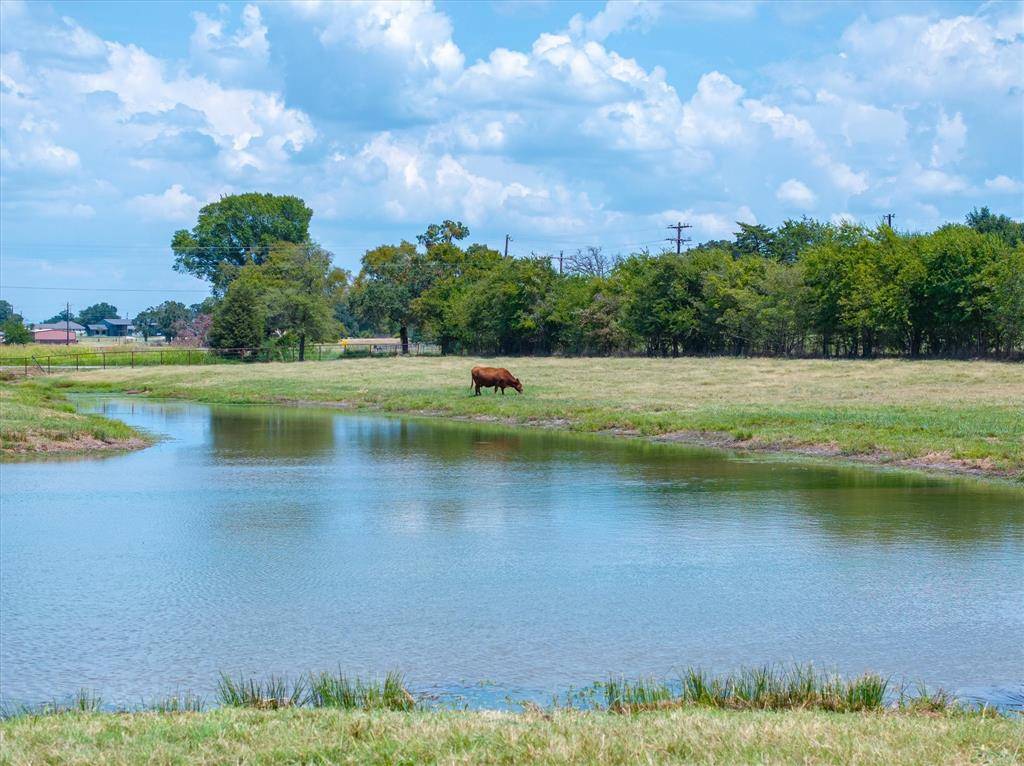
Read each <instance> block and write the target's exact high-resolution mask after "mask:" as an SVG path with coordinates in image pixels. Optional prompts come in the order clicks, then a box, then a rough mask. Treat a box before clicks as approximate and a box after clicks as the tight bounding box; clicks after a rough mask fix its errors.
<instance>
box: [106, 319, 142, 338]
mask: <svg viewBox="0 0 1024 766" xmlns="http://www.w3.org/2000/svg"><path fill="white" fill-rule="evenodd" d="M103 324H104V325H106V328H107V335H109V336H110V337H112V338H123V337H125V336H127V335H131V334H132V333H133V332H135V326H134V325H133V324H132V320H130V319H104V320H103Z"/></svg>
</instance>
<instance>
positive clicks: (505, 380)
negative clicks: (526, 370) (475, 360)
mask: <svg viewBox="0 0 1024 766" xmlns="http://www.w3.org/2000/svg"><path fill="white" fill-rule="evenodd" d="M470 375H472V376H473V382H472V383H470V384H469V387H470V388H475V389H476V394H475V396H480V389H481V388H493V389H494V393H498V389H499V388H500V389H501V393H502V395H504V394H505V389H506V388H514V389H515V390H516V391H517V392H518V393H520V394H521V393H523V384H522V383H520V382H519V378H517V377H516V376H515V375H513V374H512V373H511V372H509V371H508V370H506V369H505V368H504V367H474V368H473V369H472V370H471V371H470Z"/></svg>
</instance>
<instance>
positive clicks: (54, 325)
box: [36, 322, 85, 332]
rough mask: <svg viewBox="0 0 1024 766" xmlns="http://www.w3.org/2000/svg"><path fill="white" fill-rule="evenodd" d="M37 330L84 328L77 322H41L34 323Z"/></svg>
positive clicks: (76, 329)
mask: <svg viewBox="0 0 1024 766" xmlns="http://www.w3.org/2000/svg"><path fill="white" fill-rule="evenodd" d="M36 329H37V330H74V331H75V332H78V331H79V330H84V329H85V328H84V327H82V325H80V324H78V322H43V323H42V324H37V325H36Z"/></svg>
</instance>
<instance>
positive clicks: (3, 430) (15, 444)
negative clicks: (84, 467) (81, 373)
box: [0, 381, 152, 457]
mask: <svg viewBox="0 0 1024 766" xmlns="http://www.w3.org/2000/svg"><path fill="white" fill-rule="evenodd" d="M151 442H152V439H151V438H150V437H148V436H146V435H145V434H141V433H139V432H138V431H136V430H135V429H133V428H131V427H129V426H127V425H125V424H124V423H121V422H119V421H114V420H110V419H108V418H104V417H101V416H99V415H82V414H79V413H77V412H75V408H74V406H73V405H72V404H71V403H70V402H68V400H67V398H66V397H64V396H63V394H62V393H61V392H60V391H58V390H54V389H53V388H48V387H45V386H41V385H39V384H38V383H36V382H34V381H23V382H20V383H13V382H9V381H8V382H0V454H3V455H4V456H5V457H11V456H17V455H27V454H40V453H91V452H95V451H97V450H123V449H137V448H139V447H145V446H146V445H148V444H150V443H151Z"/></svg>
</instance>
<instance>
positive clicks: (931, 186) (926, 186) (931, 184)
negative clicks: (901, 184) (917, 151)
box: [912, 168, 968, 194]
mask: <svg viewBox="0 0 1024 766" xmlns="http://www.w3.org/2000/svg"><path fill="white" fill-rule="evenodd" d="M912 182H913V184H914V186H915V187H916V188H917V189H918V190H920V191H922V192H924V193H926V194H955V193H957V192H962V191H965V190H966V189H967V188H968V184H967V181H966V180H965V179H964V178H962V177H961V176H957V175H952V174H950V173H946V172H944V171H942V170H937V169H935V168H928V169H920V170H919V171H918V172H917V173H916V174H914V175H913V177H912Z"/></svg>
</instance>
